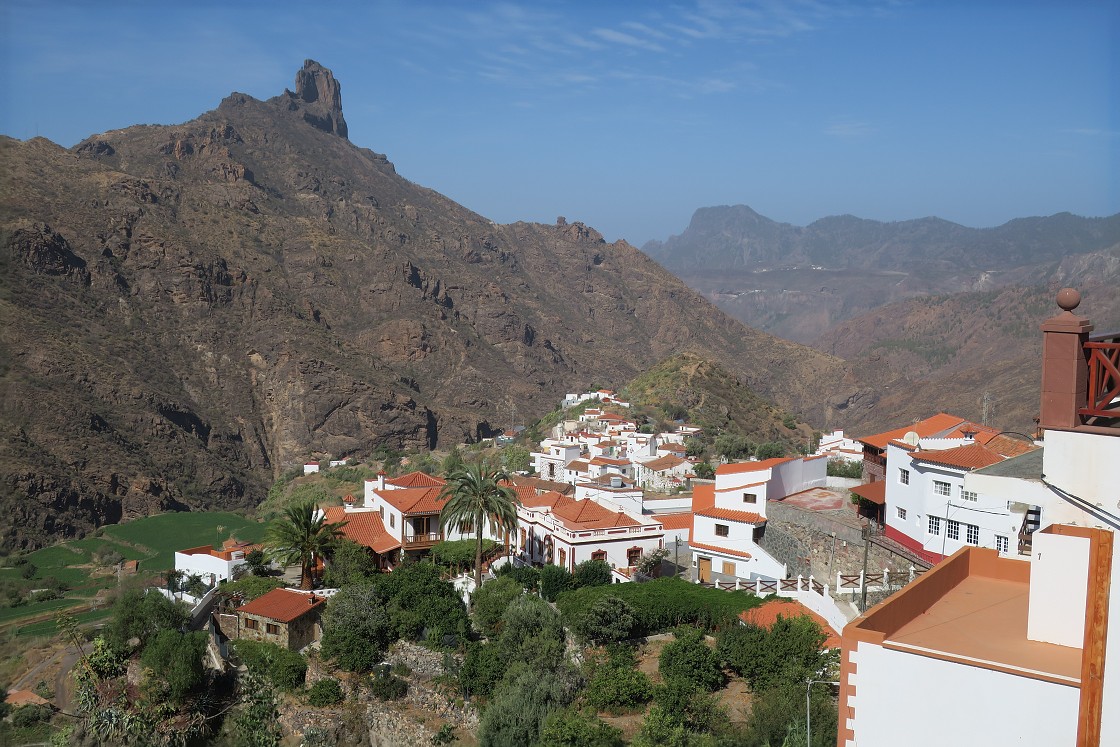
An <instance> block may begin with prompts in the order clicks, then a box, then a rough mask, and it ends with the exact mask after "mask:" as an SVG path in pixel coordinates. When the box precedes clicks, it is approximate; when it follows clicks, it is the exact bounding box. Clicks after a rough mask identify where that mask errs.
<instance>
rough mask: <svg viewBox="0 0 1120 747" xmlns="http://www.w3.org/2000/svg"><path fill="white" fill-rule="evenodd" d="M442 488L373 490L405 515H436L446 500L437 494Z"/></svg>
mask: <svg viewBox="0 0 1120 747" xmlns="http://www.w3.org/2000/svg"><path fill="white" fill-rule="evenodd" d="M441 492H443V486H442V485H441V486H436V487H430V488H403V489H400V490H375V491H374V493H375V494H376V495H378V496H380V497H381V498H382V499H383V500H384V501H385V502H386V503H388V504H390V505H391V506H393V507H394V508H396V509H397V510H398V511H400V512H401V513H405V514H438V513H439V512H440V511H442V510H443V506H444V504H446V503H447V500H446V499H441V498H440V497H439V494H440V493H441Z"/></svg>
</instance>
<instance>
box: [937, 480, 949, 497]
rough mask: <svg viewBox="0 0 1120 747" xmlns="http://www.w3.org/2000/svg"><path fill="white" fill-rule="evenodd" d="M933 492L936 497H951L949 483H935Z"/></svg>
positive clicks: (938, 481)
mask: <svg viewBox="0 0 1120 747" xmlns="http://www.w3.org/2000/svg"><path fill="white" fill-rule="evenodd" d="M933 492H934V493H935V494H936V495H944V496H947V495H949V483H947V482H941V481H940V480H934V481H933Z"/></svg>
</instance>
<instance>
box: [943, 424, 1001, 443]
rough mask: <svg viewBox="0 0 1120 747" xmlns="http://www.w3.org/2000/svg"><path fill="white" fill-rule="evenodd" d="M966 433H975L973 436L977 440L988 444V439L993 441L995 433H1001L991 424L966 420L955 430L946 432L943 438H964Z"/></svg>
mask: <svg viewBox="0 0 1120 747" xmlns="http://www.w3.org/2000/svg"><path fill="white" fill-rule="evenodd" d="M965 433H971V434H973V438H974V439H975V440H976V441H978V442H980V443H982V444H986V443H988V441H991V440H992V438H994V437H995V435H996V434H997V433H999V431H998V430H997V429H995V428H993V427H991V426H990V425H981V424H980V423H970V422H968V421H967V420H966V421H965V422H963V423H961V424H960V425H958V426H957V427H956V428H954V429H953V430H951V431H949V432H948V433H946V434H945V435H944V436H942V438H964V437H965V435H964V434H965Z"/></svg>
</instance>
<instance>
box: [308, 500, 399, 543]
mask: <svg viewBox="0 0 1120 747" xmlns="http://www.w3.org/2000/svg"><path fill="white" fill-rule="evenodd" d="M324 513H325V519H326V521H327V522H329V523H332V524H333V523H337V522H340V521H345V522H346V523H345V524H344V525H343V526H342V536H344V537H346V538H347V539H349V540H351V541H353V542H357V543H358V544H359V545H363V546H365V547H368V548H370V549H371V550H373V551H374V552H375V553H377V554H378V555H384V554H385V553H387V552H391V551H393V550H395V549H397V548H398V547H400V546H401V542H400V539H398V538H396V537H394V536H393V535H391V534H390V533H389V530H387V529H386V528H385V524H384V523H383V522H382V521H381V515H380V514H378V512H376V511H347V510H346V509H345V507H343V506H331V507H330V508H328V509H327V510H326V511H325V512H324Z"/></svg>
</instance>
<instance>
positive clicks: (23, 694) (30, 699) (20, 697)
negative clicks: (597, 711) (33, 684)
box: [4, 690, 51, 707]
mask: <svg viewBox="0 0 1120 747" xmlns="http://www.w3.org/2000/svg"><path fill="white" fill-rule="evenodd" d="M4 702H5V703H7V704H9V705H13V706H16V707H19V706H25V705H45V706H50V705H51V702H50V701H49V700H47V699H46V698H44V697H43V696H41V695H37V694H36V693H33V692H31V691H30V690H9V691H8V695H7V697H6V698H4Z"/></svg>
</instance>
